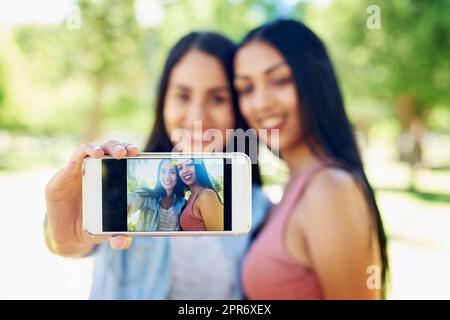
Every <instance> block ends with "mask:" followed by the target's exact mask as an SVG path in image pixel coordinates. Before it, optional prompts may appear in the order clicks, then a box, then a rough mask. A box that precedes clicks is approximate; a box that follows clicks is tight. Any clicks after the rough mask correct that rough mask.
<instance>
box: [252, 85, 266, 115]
mask: <svg viewBox="0 0 450 320" xmlns="http://www.w3.org/2000/svg"><path fill="white" fill-rule="evenodd" d="M252 98H253V99H252V101H251V102H252V105H253V109H254V110H255V111H265V110H267V109H269V108H270V103H269V102H270V101H269V92H268V90H267V88H266V87H265V86H263V85H260V86H257V87H255V89H254V92H253V97H252Z"/></svg>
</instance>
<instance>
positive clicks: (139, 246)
mask: <svg viewBox="0 0 450 320" xmlns="http://www.w3.org/2000/svg"><path fill="white" fill-rule="evenodd" d="M271 206H272V203H271V202H270V200H269V199H268V198H267V196H266V195H265V194H264V192H263V191H262V189H261V187H259V186H253V187H252V228H251V230H250V232H249V233H248V234H245V235H241V236H188V237H186V236H182V237H134V238H133V243H132V245H131V247H130V248H129V249H128V250H123V251H122V250H113V249H111V247H110V246H109V243H108V242H105V243H102V244H101V245H98V246H97V247H96V249H95V250H94V252H93V254H92V256H93V257H94V277H93V283H92V288H91V294H90V298H91V299H242V298H243V294H242V289H241V281H240V269H241V263H242V260H243V257H244V255H245V253H246V251H247V249H248V247H249V244H250V240H251V237H252V232H254V231H255V230H256V229H258V226H259V225H260V224H261V223H262V222H263V221H264V219H265V217H266V214H267V213H268V211H269V209H270V208H271Z"/></svg>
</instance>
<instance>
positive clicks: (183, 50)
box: [145, 32, 262, 185]
mask: <svg viewBox="0 0 450 320" xmlns="http://www.w3.org/2000/svg"><path fill="white" fill-rule="evenodd" d="M191 50H199V51H201V52H204V53H206V54H209V55H211V56H213V57H214V58H216V59H217V60H218V61H219V62H220V64H221V65H222V66H223V69H224V71H225V75H226V78H227V82H228V86H229V87H230V90H231V98H232V105H233V112H234V115H235V123H236V124H235V127H236V128H235V129H242V130H244V131H246V130H247V129H249V127H248V125H247V124H246V122H245V120H244V118H243V117H242V114H241V112H240V110H239V105H238V98H237V93H236V90H235V89H234V86H233V78H234V71H233V58H234V54H235V52H236V45H235V44H234V43H233V42H232V41H231V40H229V39H228V38H226V37H224V36H222V35H220V34H218V33H214V32H191V33H189V34H187V35H185V36H184V37H182V38H181V39H180V40H179V41H178V42H177V43H176V44H175V46H174V47H173V48H172V49H171V50H170V52H169V55H168V57H167V60H166V63H165V65H164V69H163V71H162V75H161V78H160V81H159V89H158V94H157V100H156V117H155V122H154V125H153V130H152V132H151V134H150V138H149V139H148V142H147V145H146V147H145V151H147V152H171V151H172V149H173V147H174V146H173V143H172V141H171V140H170V137H169V135H168V133H167V131H166V128H165V127H164V119H163V109H164V99H165V96H166V93H167V87H168V83H169V78H170V74H171V71H172V69H173V68H174V66H175V65H176V64H177V63H178V62H179V61H180V60H181V58H183V57H184V56H185V55H186V54H187V53H188V52H189V51H191ZM193 81H195V78H194V79H193ZM233 139H235V138H233ZM246 143H247V142H246ZM237 147H238V144H237V143H234V145H233V151H237ZM250 147H251V146H248V145H246V146H245V153H246V154H247V155H249V152H250ZM241 151H242V150H241ZM252 160H253V159H252ZM252 181H253V183H254V184H257V185H261V184H262V182H261V175H260V172H259V166H258V164H257V163H256V161H254V163H253V164H252Z"/></svg>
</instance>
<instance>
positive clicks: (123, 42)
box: [16, 0, 145, 140]
mask: <svg viewBox="0 0 450 320" xmlns="http://www.w3.org/2000/svg"><path fill="white" fill-rule="evenodd" d="M77 5H78V7H79V8H80V13H81V15H80V17H81V20H80V24H79V29H78V28H74V29H72V30H71V29H69V28H68V26H67V25H66V24H65V23H62V24H59V25H56V26H53V27H51V26H44V27H39V26H35V25H33V26H25V27H22V28H20V29H19V30H18V31H17V35H16V39H17V42H18V43H19V45H20V46H21V48H22V50H23V52H24V53H26V54H28V55H29V56H30V57H31V58H36V59H38V60H39V62H40V68H39V69H38V72H40V73H41V77H44V78H45V79H46V81H47V82H49V83H51V84H52V85H54V86H58V84H59V83H60V82H64V81H66V80H68V79H69V78H71V77H72V78H82V79H83V80H84V81H86V82H88V83H90V88H91V89H92V99H91V103H90V106H88V108H87V109H88V114H87V116H86V120H87V121H86V123H85V128H84V137H83V140H92V139H95V138H96V137H97V135H98V134H99V133H100V132H101V120H102V112H103V110H102V108H103V106H104V105H105V104H106V101H105V99H106V98H105V90H108V91H112V92H114V94H113V96H115V97H116V98H117V97H120V92H132V91H133V86H135V85H136V84H138V83H139V82H142V77H143V76H142V75H143V74H144V73H145V72H144V71H143V69H144V68H143V62H142V61H143V50H142V48H141V47H140V44H141V40H140V36H141V30H140V27H139V25H138V24H137V22H136V19H135V16H134V0H99V1H89V0H78V1H77Z"/></svg>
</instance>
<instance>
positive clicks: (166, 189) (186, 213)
mask: <svg viewBox="0 0 450 320" xmlns="http://www.w3.org/2000/svg"><path fill="white" fill-rule="evenodd" d="M231 170H232V164H231V163H230V161H227V159H223V158H222V159H217V158H210V159H208V158H192V159H190V158H181V159H171V158H161V159H156V158H152V159H143V158H136V159H131V158H128V159H121V160H116V159H103V160H102V215H103V216H102V225H103V227H102V229H103V231H104V232H124V231H126V232H158V231H162V232H167V231H180V232H183V231H231V230H232V212H231V211H232V210H231V206H232V202H231V200H232V199H231V196H232V192H231V185H232V181H231V177H232V171H231Z"/></svg>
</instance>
